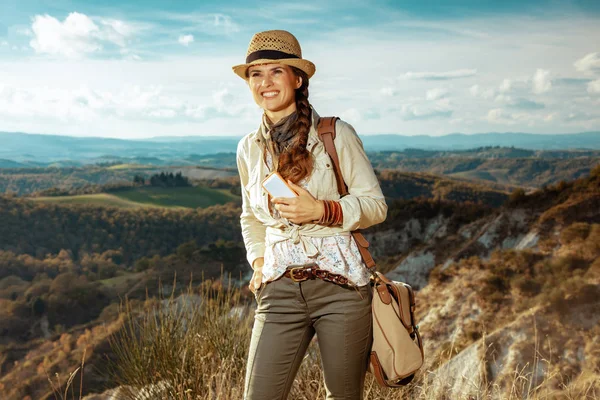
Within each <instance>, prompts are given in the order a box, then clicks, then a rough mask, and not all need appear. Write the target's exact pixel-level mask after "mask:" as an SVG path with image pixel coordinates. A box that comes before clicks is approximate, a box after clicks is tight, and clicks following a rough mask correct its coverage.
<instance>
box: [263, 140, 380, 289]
mask: <svg viewBox="0 0 600 400" xmlns="http://www.w3.org/2000/svg"><path fill="white" fill-rule="evenodd" d="M269 140H270V138H269ZM266 161H267V165H268V167H269V169H270V170H273V158H272V156H271V152H269V151H267V154H266ZM298 186H301V187H303V188H304V189H306V190H308V185H307V179H306V178H304V179H302V180H301V181H300V182H298ZM272 213H273V218H275V219H279V220H282V218H281V216H280V215H279V212H278V211H277V210H276V209H275V208H272ZM307 239H308V240H309V241H310V242H311V244H312V245H313V246H314V247H315V248H316V249H317V254H316V256H315V257H309V256H308V255H307V254H306V253H307V252H306V251H305V249H304V245H303V243H302V242H297V243H294V241H293V240H291V239H285V240H281V241H276V242H275V243H272V244H271V245H270V246H267V247H266V248H265V256H264V257H265V263H264V266H263V269H262V273H263V278H262V281H263V282H268V281H272V280H274V279H277V278H278V277H280V276H281V275H282V274H283V273H284V272H285V270H286V268H287V267H288V266H289V265H292V264H309V263H311V262H315V263H317V265H318V266H319V268H321V269H326V270H327V271H329V272H333V273H334V274H341V275H344V276H345V277H346V278H348V280H349V284H350V285H356V286H363V285H366V284H368V283H369V279H370V276H371V274H370V272H369V270H368V269H367V267H366V265H365V264H364V262H363V260H362V257H361V255H360V251H359V250H358V247H357V245H356V242H355V241H354V238H353V237H352V236H351V235H349V234H339V235H331V236H325V237H308V238H307Z"/></svg>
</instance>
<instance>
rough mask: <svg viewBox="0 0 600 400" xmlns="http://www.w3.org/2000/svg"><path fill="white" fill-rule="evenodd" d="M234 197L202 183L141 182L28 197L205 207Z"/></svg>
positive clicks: (55, 201)
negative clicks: (113, 188)
mask: <svg viewBox="0 0 600 400" xmlns="http://www.w3.org/2000/svg"><path fill="white" fill-rule="evenodd" d="M237 199H238V197H236V196H235V195H233V194H231V193H229V192H228V191H227V190H222V189H211V188H207V187H202V186H195V187H179V188H162V187H153V186H145V187H139V188H131V189H125V190H120V191H118V192H113V193H99V194H86V195H77V196H56V197H34V198H32V200H34V201H41V202H45V203H53V204H86V205H96V206H106V207H120V208H138V207H170V208H198V207H200V208H205V207H210V206H213V205H216V204H225V203H228V202H230V201H236V200H237Z"/></svg>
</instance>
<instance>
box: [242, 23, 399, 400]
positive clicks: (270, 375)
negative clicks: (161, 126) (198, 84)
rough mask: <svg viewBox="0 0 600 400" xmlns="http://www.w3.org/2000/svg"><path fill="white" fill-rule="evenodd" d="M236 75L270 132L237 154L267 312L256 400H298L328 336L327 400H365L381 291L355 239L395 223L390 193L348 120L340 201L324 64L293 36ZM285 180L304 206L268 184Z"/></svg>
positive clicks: (253, 49)
mask: <svg viewBox="0 0 600 400" xmlns="http://www.w3.org/2000/svg"><path fill="white" fill-rule="evenodd" d="M233 70H234V72H235V73H236V74H237V75H239V76H240V77H241V78H242V79H244V80H246V81H247V83H248V85H249V87H250V90H251V92H252V95H253V97H254V101H255V102H256V103H257V104H258V105H259V106H260V107H261V108H262V109H263V110H264V114H263V118H262V123H261V125H260V127H259V128H258V130H256V131H255V132H252V133H250V134H248V135H246V136H245V137H244V138H242V140H241V141H240V142H239V145H238V149H237V164H238V170H239V174H240V180H241V185H242V199H243V205H242V214H241V217H240V222H241V226H242V235H243V238H244V244H245V246H246V251H247V257H248V262H249V263H250V265H251V266H252V268H253V270H254V273H253V276H252V279H251V281H250V290H252V291H253V292H254V294H255V297H256V301H257V303H258V306H257V309H256V315H255V321H254V326H253V329H252V339H251V343H250V350H249V355H248V364H247V370H246V380H245V390H244V398H245V399H249V400H250V399H251V400H256V399H260V400H265V399H285V398H287V395H288V393H289V391H290V389H291V385H292V383H293V381H294V376H295V375H296V373H297V371H298V368H299V366H300V363H301V362H302V359H303V356H304V354H305V352H306V350H307V347H308V345H309V343H310V341H311V339H312V337H313V336H314V335H315V334H316V335H317V338H318V340H319V350H320V352H321V359H322V363H323V374H324V379H325V386H326V391H327V399H361V398H362V391H363V384H364V377H365V372H366V368H367V358H368V353H369V349H370V346H371V340H372V339H371V332H372V329H371V307H370V306H371V298H372V289H371V285H370V272H369V270H368V269H367V268H366V266H365V265H364V263H363V261H362V259H361V256H360V253H359V250H358V247H357V246H356V243H355V242H354V240H353V238H352V237H351V236H350V231H352V230H355V229H362V228H367V227H369V226H371V225H374V224H378V223H381V222H383V221H384V220H385V217H386V213H387V205H386V203H385V199H384V197H383V194H382V193H381V189H380V187H379V183H378V181H377V178H376V176H375V174H374V172H373V168H372V167H371V164H370V162H369V160H368V159H367V156H366V154H365V152H364V150H363V146H362V142H361V140H360V139H359V138H358V136H357V134H356V132H355V131H354V129H353V128H352V127H351V126H350V125H349V124H347V123H345V122H342V121H338V122H337V124H336V139H335V146H336V149H337V152H338V155H339V158H340V163H341V170H342V175H343V177H344V181H345V182H346V184H347V185H348V191H349V194H348V195H346V196H344V197H343V198H340V195H339V194H338V191H337V185H336V179H335V174H334V169H333V168H334V166H333V162H332V161H331V159H330V158H329V155H328V154H327V152H326V150H325V147H324V145H323V143H322V142H321V140H320V139H319V136H318V133H317V130H316V126H317V122H318V120H319V116H318V115H317V113H316V112H315V110H313V109H312V108H311V106H310V104H309V102H308V81H309V78H310V77H312V75H313V74H314V72H315V66H314V64H313V63H312V62H310V61H308V60H305V59H303V58H302V52H301V49H300V45H299V43H298V41H297V40H296V38H295V37H294V36H293V35H292V34H291V33H289V32H286V31H266V32H260V33H257V34H255V35H254V37H253V38H252V40H251V41H250V45H249V48H248V52H247V56H246V63H245V64H242V65H237V66H234V67H233ZM275 170H276V171H278V172H279V173H280V174H281V176H282V177H283V178H284V179H286V180H288V183H289V185H290V186H291V187H292V188H293V189H294V191H296V192H297V193H298V194H299V195H298V196H297V197H294V198H270V196H269V195H268V193H267V192H266V191H265V190H264V189H263V187H262V180H263V179H264V178H265V177H266V176H267V175H268V174H269V173H270V172H271V171H275ZM291 268H294V269H293V270H291ZM334 282H336V283H334Z"/></svg>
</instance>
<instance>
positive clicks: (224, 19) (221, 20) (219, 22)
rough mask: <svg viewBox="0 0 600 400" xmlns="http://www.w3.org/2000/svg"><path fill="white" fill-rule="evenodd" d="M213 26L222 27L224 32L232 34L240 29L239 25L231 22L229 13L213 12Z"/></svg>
mask: <svg viewBox="0 0 600 400" xmlns="http://www.w3.org/2000/svg"><path fill="white" fill-rule="evenodd" d="M214 26H215V27H217V28H219V29H222V30H223V31H224V32H225V33H226V34H232V33H236V32H239V31H240V28H239V26H238V25H237V24H236V23H235V22H233V20H232V19H231V17H230V16H229V15H223V14H215V16H214Z"/></svg>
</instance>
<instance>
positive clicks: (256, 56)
mask: <svg viewBox="0 0 600 400" xmlns="http://www.w3.org/2000/svg"><path fill="white" fill-rule="evenodd" d="M284 58H300V57H298V56H297V55H295V54H290V53H285V52H283V51H279V50H257V51H255V52H253V53H250V54H248V56H247V57H246V64H248V63H251V62H252V61H256V60H260V59H267V60H282V59H284Z"/></svg>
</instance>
